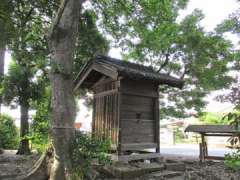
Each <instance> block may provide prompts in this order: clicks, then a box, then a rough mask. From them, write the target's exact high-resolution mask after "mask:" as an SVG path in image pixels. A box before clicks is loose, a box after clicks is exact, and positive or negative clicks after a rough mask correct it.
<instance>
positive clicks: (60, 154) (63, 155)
mask: <svg viewBox="0 0 240 180" xmlns="http://www.w3.org/2000/svg"><path fill="white" fill-rule="evenodd" d="M81 4H82V1H79V0H63V1H62V4H61V7H60V9H59V11H58V15H57V18H56V20H55V22H54V23H53V27H52V29H51V32H50V35H49V36H50V37H49V47H50V48H51V53H52V54H51V74H50V80H51V86H52V121H51V134H52V140H53V147H54V162H53V165H52V168H51V172H50V179H51V180H68V179H71V169H72V163H71V157H70V145H71V141H72V138H73V136H74V120H75V101H74V95H73V73H72V72H73V55H74V48H75V43H76V38H77V27H78V23H79V13H80V12H79V11H80V5H81Z"/></svg>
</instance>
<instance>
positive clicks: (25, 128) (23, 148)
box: [17, 103, 31, 155]
mask: <svg viewBox="0 0 240 180" xmlns="http://www.w3.org/2000/svg"><path fill="white" fill-rule="evenodd" d="M28 111H29V105H28V103H25V104H20V113H21V118H20V138H21V140H20V144H19V148H18V152H17V154H21V155H23V154H25V155H28V154H30V153H31V151H30V148H29V140H28V138H27V136H28V135H29V134H28V133H29V123H28Z"/></svg>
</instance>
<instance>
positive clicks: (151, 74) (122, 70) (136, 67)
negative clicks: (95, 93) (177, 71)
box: [75, 56, 184, 88]
mask: <svg viewBox="0 0 240 180" xmlns="http://www.w3.org/2000/svg"><path fill="white" fill-rule="evenodd" d="M94 64H98V65H100V66H104V67H105V68H110V69H113V70H115V71H116V73H118V74H119V76H123V77H127V78H130V79H136V80H140V79H144V80H150V81H154V82H156V83H158V84H167V85H169V86H173V87H177V88H182V87H183V84H184V81H183V80H180V79H178V78H175V77H172V76H169V75H167V74H162V73H157V72H155V71H154V69H153V68H152V67H150V66H143V65H140V64H136V63H132V62H127V61H122V60H119V59H115V58H111V57H108V56H97V57H96V58H95V59H94V60H92V61H90V62H88V63H87V64H86V65H85V66H84V67H83V68H82V70H81V71H80V73H79V74H78V76H77V78H76V81H77V82H75V84H78V86H79V83H78V82H79V81H80V79H81V77H83V74H84V73H85V72H86V71H87V69H88V68H90V66H93V65H94ZM80 84H81V83H80Z"/></svg>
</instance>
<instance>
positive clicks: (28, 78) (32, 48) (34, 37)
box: [1, 0, 57, 154]
mask: <svg viewBox="0 0 240 180" xmlns="http://www.w3.org/2000/svg"><path fill="white" fill-rule="evenodd" d="M56 2H57V1H26V0H21V1H19V0H13V1H9V0H4V4H6V5H11V7H12V9H11V10H12V11H10V12H9V13H8V14H6V15H5V14H4V15H3V17H4V18H6V17H7V18H8V17H9V19H10V20H11V21H10V22H11V24H13V25H12V26H10V28H9V29H8V30H9V32H11V33H10V37H9V41H7V44H6V45H7V46H8V48H9V50H10V51H11V54H12V56H13V58H14V64H13V65H12V67H11V70H10V73H9V74H8V76H6V78H5V80H4V83H3V94H4V95H5V97H6V98H5V99H6V100H7V102H8V103H9V102H10V101H11V102H13V101H14V102H17V103H18V105H20V111H21V112H20V114H21V118H20V121H21V123H20V124H21V127H20V129H21V130H20V131H21V138H22V140H21V143H20V146H19V150H18V153H19V154H28V153H29V147H28V140H27V139H26V138H24V137H26V136H27V133H28V128H29V127H28V111H29V108H30V105H31V104H30V101H31V100H34V98H35V97H36V96H35V95H34V93H35V92H34V91H37V90H39V91H41V89H33V88H32V85H33V84H34V83H35V82H34V79H35V80H36V81H38V80H39V77H40V76H44V75H46V74H47V72H46V67H47V65H48V64H49V61H47V55H48V54H49V52H48V51H47V50H48V48H47V43H46V37H45V36H44V34H45V30H46V27H47V26H48V24H49V22H48V21H47V19H48V17H50V16H52V13H53V12H54V9H56V8H57V7H56ZM5 9H7V8H6V6H5ZM6 32H8V31H6ZM1 42H5V41H3V40H1ZM14 73H17V74H14ZM16 75H19V77H17V76H16ZM17 78H20V81H18V79H17ZM14 83H15V84H14ZM39 83H40V82H37V83H35V84H39ZM15 85H18V86H19V87H17V86H15ZM8 87H12V88H13V89H7V88H8ZM32 90H33V91H32ZM8 91H10V92H8ZM11 91H12V93H11ZM40 97H41V96H39V97H38V98H40Z"/></svg>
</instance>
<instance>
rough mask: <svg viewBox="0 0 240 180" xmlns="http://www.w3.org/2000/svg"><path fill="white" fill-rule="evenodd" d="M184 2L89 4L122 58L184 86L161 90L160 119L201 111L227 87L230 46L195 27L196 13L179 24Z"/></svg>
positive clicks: (126, 0)
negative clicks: (179, 80) (208, 99)
mask: <svg viewBox="0 0 240 180" xmlns="http://www.w3.org/2000/svg"><path fill="white" fill-rule="evenodd" d="M187 3H188V1H187V0H163V1H159V0H147V1H146V0H140V1H129V0H121V1H108V0H103V1H100V2H99V1H93V2H92V6H93V7H94V8H93V9H94V10H95V11H96V13H97V15H98V18H99V19H98V20H99V26H100V27H101V28H102V30H103V32H104V33H105V34H107V35H108V36H110V35H111V37H112V38H113V39H114V40H115V41H114V44H115V46H116V47H120V48H121V49H122V53H123V56H124V57H125V58H126V59H128V60H131V61H137V62H139V63H143V64H146V65H151V66H153V67H154V68H155V70H156V71H158V72H163V73H167V74H170V75H172V76H177V77H179V78H182V79H184V80H185V82H186V83H185V86H184V89H183V90H181V91H179V90H176V89H174V90H173V89H172V88H165V87H163V88H162V89H161V91H162V97H161V98H164V99H165V101H161V103H162V104H161V107H162V108H161V111H162V114H165V115H166V114H168V115H169V116H171V115H174V116H182V115H184V113H185V112H186V111H187V110H188V109H193V110H196V111H198V112H199V111H201V109H202V108H203V107H204V106H205V102H204V101H203V97H204V96H205V95H206V94H207V93H209V92H210V91H212V90H217V89H221V88H224V87H228V86H229V85H230V84H231V81H232V78H231V77H230V76H229V75H228V72H229V67H228V65H229V62H231V61H233V55H232V44H231V42H230V41H227V40H225V39H224V38H223V37H222V35H221V34H218V33H216V32H205V31H204V29H203V27H201V26H200V21H201V20H202V19H203V18H204V15H203V14H202V12H201V11H199V10H194V11H193V12H192V14H190V15H188V16H186V17H184V18H183V19H180V18H179V13H180V11H181V10H183V9H184V8H185V7H186V5H187Z"/></svg>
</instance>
